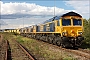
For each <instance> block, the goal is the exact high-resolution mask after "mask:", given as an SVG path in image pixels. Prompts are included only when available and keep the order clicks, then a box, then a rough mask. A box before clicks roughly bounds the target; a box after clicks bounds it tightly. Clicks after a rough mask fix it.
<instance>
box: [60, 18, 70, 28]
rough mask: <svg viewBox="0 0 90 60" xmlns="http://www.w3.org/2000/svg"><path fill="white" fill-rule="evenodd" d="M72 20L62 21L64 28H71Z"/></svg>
mask: <svg viewBox="0 0 90 60" xmlns="http://www.w3.org/2000/svg"><path fill="white" fill-rule="evenodd" d="M70 25H71V20H70V19H62V26H70Z"/></svg>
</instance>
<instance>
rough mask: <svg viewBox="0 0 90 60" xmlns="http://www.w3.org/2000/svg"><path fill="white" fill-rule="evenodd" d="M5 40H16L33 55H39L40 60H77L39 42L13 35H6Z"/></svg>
mask: <svg viewBox="0 0 90 60" xmlns="http://www.w3.org/2000/svg"><path fill="white" fill-rule="evenodd" d="M3 36H4V39H5V40H6V39H7V40H8V39H9V40H13V39H16V40H17V41H18V42H19V43H21V44H22V45H23V46H25V47H26V48H27V49H28V50H29V51H31V53H33V55H37V56H38V57H40V58H44V59H45V60H76V59H75V58H74V57H73V56H69V55H68V53H66V52H62V51H59V50H56V49H54V48H52V47H51V46H49V45H47V44H45V43H43V42H38V41H37V40H34V39H30V38H26V37H22V36H19V35H17V36H15V35H13V34H11V33H8V34H7V33H4V34H3Z"/></svg>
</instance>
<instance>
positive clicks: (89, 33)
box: [81, 18, 90, 48]
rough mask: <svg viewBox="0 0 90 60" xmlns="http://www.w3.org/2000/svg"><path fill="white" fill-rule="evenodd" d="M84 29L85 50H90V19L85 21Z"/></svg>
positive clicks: (83, 44)
mask: <svg viewBox="0 0 90 60" xmlns="http://www.w3.org/2000/svg"><path fill="white" fill-rule="evenodd" d="M83 25H84V27H83V30H84V32H83V36H84V40H83V42H82V46H81V47H83V48H90V18H89V19H84V24H83Z"/></svg>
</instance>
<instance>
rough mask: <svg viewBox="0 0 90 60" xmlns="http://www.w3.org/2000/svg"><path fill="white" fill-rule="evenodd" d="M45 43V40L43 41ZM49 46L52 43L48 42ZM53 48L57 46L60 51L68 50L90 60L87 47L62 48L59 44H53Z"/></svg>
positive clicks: (89, 51) (89, 52)
mask: <svg viewBox="0 0 90 60" xmlns="http://www.w3.org/2000/svg"><path fill="white" fill-rule="evenodd" d="M37 41H39V42H42V41H40V40H37ZM44 43H46V42H44ZM46 44H49V43H46ZM49 45H50V46H52V45H53V44H49ZM53 46H54V47H55V48H59V49H60V50H62V51H66V52H69V53H72V54H75V55H77V56H80V57H83V58H84V59H86V60H90V50H87V49H81V48H78V49H77V50H75V49H66V48H62V47H60V46H57V45H53Z"/></svg>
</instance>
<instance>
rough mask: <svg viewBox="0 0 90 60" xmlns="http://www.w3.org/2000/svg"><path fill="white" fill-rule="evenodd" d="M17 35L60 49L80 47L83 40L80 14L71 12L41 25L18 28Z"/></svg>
mask: <svg viewBox="0 0 90 60" xmlns="http://www.w3.org/2000/svg"><path fill="white" fill-rule="evenodd" d="M19 33H20V34H21V35H23V36H26V37H30V38H34V39H37V40H42V41H45V42H48V43H52V44H55V45H58V46H62V47H80V45H81V43H82V40H84V37H83V36H82V35H83V18H82V16H81V15H80V14H78V13H76V12H72V11H71V12H68V13H65V14H62V15H60V16H55V17H53V18H51V19H49V20H46V21H44V22H43V23H41V24H38V25H33V26H29V27H24V28H20V30H19Z"/></svg>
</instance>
